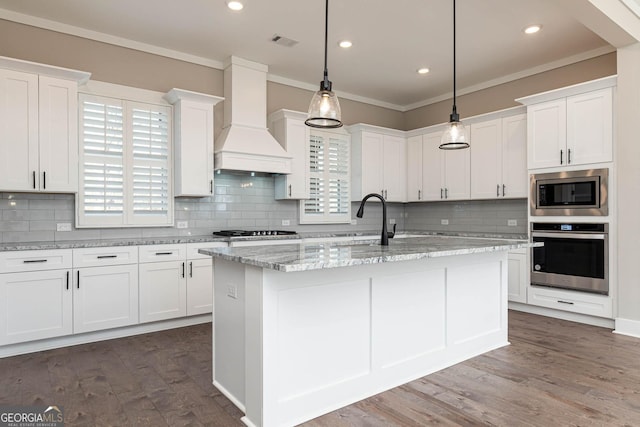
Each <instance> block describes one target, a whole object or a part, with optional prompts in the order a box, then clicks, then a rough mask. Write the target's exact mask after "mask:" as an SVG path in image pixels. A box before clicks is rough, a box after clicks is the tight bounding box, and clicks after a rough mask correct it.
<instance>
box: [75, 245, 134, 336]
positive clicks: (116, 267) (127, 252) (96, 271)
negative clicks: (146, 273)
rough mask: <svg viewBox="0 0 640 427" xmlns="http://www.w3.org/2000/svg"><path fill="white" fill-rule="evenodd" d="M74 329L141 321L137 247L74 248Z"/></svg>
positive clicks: (120, 325)
mask: <svg viewBox="0 0 640 427" xmlns="http://www.w3.org/2000/svg"><path fill="white" fill-rule="evenodd" d="M73 265H74V273H73V277H74V281H73V332H74V333H81V332H91V331H97V330H102V329H109V328H117V327H122V326H128V325H135V324H137V323H138V250H137V247H135V246H122V247H112V248H109V247H107V248H88V249H74V251H73Z"/></svg>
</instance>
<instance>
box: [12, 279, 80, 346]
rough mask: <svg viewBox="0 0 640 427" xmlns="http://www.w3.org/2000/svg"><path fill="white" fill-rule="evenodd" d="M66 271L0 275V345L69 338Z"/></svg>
mask: <svg viewBox="0 0 640 427" xmlns="http://www.w3.org/2000/svg"><path fill="white" fill-rule="evenodd" d="M70 274H71V271H70V270H49V271H34V272H29V273H7V274H0V304H1V307H0V345H5V344H15V343H20V342H25V341H32V340H39V339H44V338H53V337H59V336H62V335H68V334H71V332H72V330H73V321H72V311H71V310H72V309H71V304H72V290H71V285H70Z"/></svg>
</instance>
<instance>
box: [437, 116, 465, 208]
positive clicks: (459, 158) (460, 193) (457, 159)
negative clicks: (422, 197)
mask: <svg viewBox="0 0 640 427" xmlns="http://www.w3.org/2000/svg"><path fill="white" fill-rule="evenodd" d="M469 134H470V129H469V127H468V126H467V135H469ZM469 142H470V143H471V145H473V135H471V138H470V141H469ZM440 151H443V150H440ZM469 151H470V150H448V151H444V153H445V155H444V182H445V186H444V187H445V192H444V196H445V199H447V200H466V199H469V197H470V196H471V176H470V174H471V164H470V159H471V155H470V152H469Z"/></svg>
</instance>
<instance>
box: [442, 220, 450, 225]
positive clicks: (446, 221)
mask: <svg viewBox="0 0 640 427" xmlns="http://www.w3.org/2000/svg"><path fill="white" fill-rule="evenodd" d="M440 225H449V220H448V219H441V220H440Z"/></svg>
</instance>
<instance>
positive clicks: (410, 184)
mask: <svg viewBox="0 0 640 427" xmlns="http://www.w3.org/2000/svg"><path fill="white" fill-rule="evenodd" d="M422 199H423V190H422V135H417V136H412V137H410V138H408V139H407V201H409V202H418V201H420V200H422Z"/></svg>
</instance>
